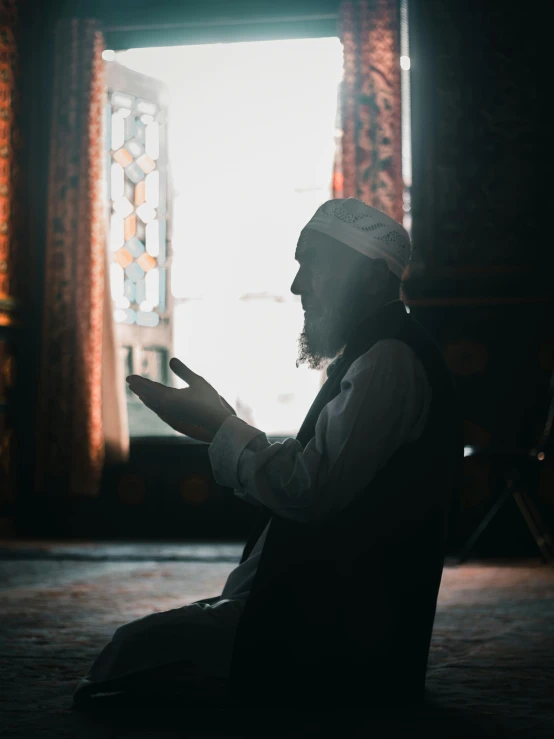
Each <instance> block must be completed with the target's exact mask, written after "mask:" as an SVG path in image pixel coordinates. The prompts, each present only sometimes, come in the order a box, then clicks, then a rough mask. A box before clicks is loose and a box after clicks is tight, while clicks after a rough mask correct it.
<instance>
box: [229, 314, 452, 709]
mask: <svg viewBox="0 0 554 739" xmlns="http://www.w3.org/2000/svg"><path fill="white" fill-rule="evenodd" d="M381 339H398V340H400V341H402V342H404V343H406V344H407V345H408V346H410V347H411V348H412V349H413V351H414V352H415V354H416V355H417V357H418V358H419V360H420V361H421V363H422V364H423V367H424V368H425V371H426V373H427V377H428V379H429V382H430V385H431V389H432V400H431V407H430V413H429V417H428V420H427V423H426V425H425V428H424V431H423V433H422V435H421V436H420V438H419V439H418V440H417V441H415V442H413V443H411V444H407V445H405V446H404V447H402V448H401V449H399V450H398V451H397V452H396V453H395V454H394V455H393V457H392V458H391V459H390V460H389V462H388V463H387V464H385V465H384V466H383V467H382V468H381V469H380V470H379V471H378V473H377V474H376V475H375V477H374V478H373V480H372V481H371V482H370V484H369V485H368V486H367V487H366V488H365V489H364V490H362V491H361V492H360V493H359V494H358V495H357V496H356V497H355V498H354V500H353V502H351V503H350V504H349V505H348V506H347V507H346V508H344V509H343V510H342V511H340V512H338V513H337V514H334V515H333V516H332V517H331V518H330V519H329V520H326V521H324V522H322V523H319V524H317V525H316V524H308V523H297V522H294V521H291V520H288V519H285V518H282V517H280V516H278V515H276V514H272V512H271V511H270V510H269V509H267V508H265V507H263V508H262V509H261V511H260V514H259V520H258V522H257V525H256V526H255V528H254V531H253V532H252V534H251V536H250V538H249V540H248V542H247V544H246V547H245V549H244V553H243V556H242V560H241V561H244V560H245V559H246V558H247V557H248V555H249V554H250V551H251V550H252V547H253V546H254V544H255V542H256V541H257V539H258V537H259V536H260V534H261V533H262V531H263V529H264V528H265V526H266V524H267V523H268V522H270V526H269V530H268V534H267V538H266V541H265V545H264V548H263V551H262V554H261V558H260V562H259V566H258V570H257V573H256V576H255V579H254V582H253V586H252V590H251V592H250V594H249V596H248V599H247V601H246V604H245V608H244V612H243V615H242V617H241V620H240V622H239V626H238V630H237V634H236V638H235V644H234V652H233V659H232V664H231V675H230V681H229V692H230V696H231V698H233V699H237V700H239V701H241V700H244V697H245V696H248V698H249V699H250V698H253V699H254V700H257V701H260V702H261V703H267V702H269V705H272V706H274V707H275V706H283V707H285V706H287V707H291V704H292V706H293V705H294V702H295V699H296V698H297V699H298V705H299V706H300V707H301V708H302V707H305V706H306V705H310V706H312V705H313V706H314V707H320V706H325V707H329V704H330V703H332V704H335V705H344V703H345V702H347V701H351V702H353V703H354V704H359V702H360V701H363V704H364V705H366V706H367V705H368V702H369V703H372V702H373V703H374V704H375V705H381V706H382V705H385V704H386V703H387V702H388V701H389V700H391V699H396V700H398V698H403V699H404V700H406V701H408V702H417V701H419V700H420V699H422V697H423V691H424V685H425V673H426V669H427V658H428V653H429V644H430V639H431V632H432V628H433V621H434V618H435V609H436V603H437V594H438V590H439V586H440V581H441V576H442V569H443V563H444V554H445V543H446V539H447V534H448V521H449V514H450V512H451V510H452V505H453V502H454V499H455V497H456V494H457V491H458V490H459V480H460V476H461V464H462V460H463V441H462V429H461V419H460V411H459V403H458V398H457V393H456V390H455V387H454V384H453V381H452V378H451V376H450V373H449V372H448V369H447V367H446V365H445V363H444V360H443V358H442V355H441V352H440V350H439V348H438V347H437V345H436V344H435V343H434V341H433V340H432V339H431V337H430V336H429V334H428V333H427V331H426V330H425V329H424V328H423V327H422V326H421V325H420V324H419V323H417V321H415V320H414V319H413V318H412V317H411V316H410V315H409V314H408V313H406V310H405V307H404V305H403V303H401V302H400V301H394V302H393V303H389V304H388V305H386V306H385V307H384V308H382V309H381V310H380V311H379V312H378V313H377V314H375V315H374V316H372V317H371V318H370V319H369V320H367V321H365V322H364V323H363V324H361V325H360V326H359V328H358V329H357V330H356V334H355V336H354V338H353V339H352V340H351V341H349V342H348V344H347V346H346V348H345V350H344V352H343V354H342V356H341V357H340V358H339V359H338V360H337V361H336V362H334V363H333V366H332V371H331V372H330V373H329V375H328V378H327V381H326V382H325V384H324V385H323V387H322V388H321V390H320V392H319V394H318V395H317V397H316V399H315V401H314V403H313V405H312V407H311V408H310V410H309V412H308V414H307V416H306V418H305V420H304V423H303V424H302V427H301V429H300V431H299V433H298V435H297V437H296V438H297V439H298V441H300V443H301V444H302V446H303V447H305V446H306V444H307V443H308V441H309V440H310V439H311V438H312V437H313V436H314V434H315V424H316V421H317V418H318V416H319V414H320V412H321V410H322V409H323V407H324V406H325V405H326V404H327V403H328V402H329V401H330V400H332V399H333V398H334V397H335V396H336V395H338V393H339V392H340V384H341V381H342V379H343V377H344V375H345V374H346V372H347V370H348V368H349V367H350V365H351V364H352V362H353V361H354V360H355V359H357V358H358V357H360V356H361V355H362V354H364V353H365V352H366V351H368V350H369V349H370V348H371V347H372V346H373V345H374V344H375V343H376V342H377V341H379V340H381Z"/></svg>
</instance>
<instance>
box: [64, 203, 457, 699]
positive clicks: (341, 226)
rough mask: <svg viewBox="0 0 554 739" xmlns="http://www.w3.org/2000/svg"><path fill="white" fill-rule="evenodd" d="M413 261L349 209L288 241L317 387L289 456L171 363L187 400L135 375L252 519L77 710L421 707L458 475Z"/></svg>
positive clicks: (123, 637)
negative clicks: (235, 548) (126, 702)
mask: <svg viewBox="0 0 554 739" xmlns="http://www.w3.org/2000/svg"><path fill="white" fill-rule="evenodd" d="M410 254H411V245H410V239H409V237H408V234H407V233H406V231H405V230H404V229H403V227H402V226H401V225H400V224H398V223H397V222H396V221H394V220H393V219H391V218H389V217H388V216H387V215H385V214H384V213H381V212H380V211H378V210H376V209H375V208H371V207H369V206H367V205H365V204H364V203H362V202H361V201H359V200H357V199H355V198H348V199H336V200H330V201H328V202H326V203H324V204H323V205H322V206H321V207H320V208H319V209H318V210H317V211H316V213H315V215H314V216H313V218H312V219H311V220H310V221H309V222H308V224H307V225H306V226H305V228H304V229H303V230H302V233H301V235H300V238H299V241H298V245H297V249H296V259H297V261H298V263H299V270H298V274H297V275H296V278H295V280H294V282H293V284H292V287H291V290H292V292H293V293H294V294H295V295H299V296H300V297H301V299H302V305H303V307H304V311H305V324H304V329H303V331H302V334H301V337H300V341H299V344H300V351H299V358H298V363H307V364H308V365H309V366H310V367H311V368H320V367H322V366H324V364H325V363H326V362H328V360H329V359H332V360H333V361H332V363H331V364H330V365H329V366H328V367H327V380H326V382H325V384H324V385H323V387H322V388H321V390H320V392H319V394H318V395H317V397H316V398H315V400H314V402H313V405H312V407H311V408H310V410H309V412H308V414H307V416H306V418H305V420H304V422H303V424H302V427H301V429H300V431H299V433H298V435H297V437H296V439H292V438H290V439H286V440H285V441H284V442H276V443H270V442H269V441H268V439H267V437H266V435H265V434H264V433H263V431H261V430H260V429H257V428H254V427H252V426H250V425H248V424H247V423H245V422H244V421H242V420H241V419H239V418H237V416H236V414H235V413H234V411H233V409H232V408H231V407H230V406H229V404H228V403H227V402H226V401H225V400H224V399H223V398H221V397H220V396H219V394H218V393H217V391H216V390H215V389H214V388H213V387H212V386H211V385H210V384H209V383H208V382H207V381H206V380H205V379H204V378H202V377H200V376H199V375H196V374H195V373H194V372H192V371H191V370H190V369H189V368H188V367H186V366H185V365H184V364H182V363H181V362H179V361H178V360H176V359H172V360H171V363H170V366H171V368H172V370H173V371H174V372H175V373H176V374H177V375H178V376H179V377H181V378H182V379H184V380H185V381H186V382H187V383H188V385H189V387H187V388H185V389H173V388H167V387H165V386H162V385H159V384H157V383H153V382H151V381H149V380H146V379H144V378H140V377H137V376H131V377H129V378H128V383H129V386H130V388H131V390H132V391H133V392H135V393H136V394H137V395H138V396H139V398H140V399H141V400H142V401H143V402H144V403H145V404H146V405H147V406H148V407H149V408H151V409H152V410H154V411H155V412H156V413H157V414H158V415H159V416H160V418H162V419H163V420H164V421H166V422H167V423H168V424H169V425H170V426H172V427H173V428H174V429H176V430H178V431H181V432H182V433H185V434H187V435H189V436H192V437H194V438H196V439H200V440H202V441H206V442H208V443H209V444H210V447H209V458H210V461H211V465H212V469H213V473H214V476H215V480H216V481H217V482H218V483H219V484H221V485H223V486H225V487H229V488H232V489H233V490H234V492H235V494H236V495H237V496H239V497H241V498H243V499H244V500H246V501H248V502H250V503H252V504H254V505H256V506H257V507H258V508H259V520H258V523H257V525H256V527H255V530H254V531H253V533H252V535H251V537H250V539H249V541H248V542H247V544H246V547H245V549H244V552H243V556H242V559H241V562H240V564H239V565H238V566H237V567H236V568H235V569H234V570H233V571H232V572H231V573H230V575H229V577H228V579H227V582H226V584H225V587H224V588H223V592H222V593H221V595H219V596H216V597H213V598H206V599H204V600H201V601H197V602H196V603H192V604H190V605H187V606H183V607H182V608H177V609H173V610H171V611H167V612H164V613H155V614H152V615H150V616H146V617H145V618H142V619H138V620H137V621H133V622H131V623H129V624H126V625H124V626H122V627H120V628H119V629H118V630H117V631H116V632H115V634H114V636H113V638H112V641H111V642H110V643H109V644H108V645H107V646H106V647H105V648H104V650H103V651H102V653H101V654H100V655H99V656H98V658H97V659H96V660H95V662H94V663H93V665H92V667H91V669H90V671H89V673H88V675H87V676H86V677H85V678H84V679H83V680H82V681H81V684H80V685H79V688H78V689H77V692H76V694H75V700H76V701H77V702H83V701H86V700H92V699H94V696H98V695H100V694H106V693H118V692H119V693H121V692H123V693H124V692H131V693H132V692H136V693H141V692H142V693H143V694H148V695H149V696H151V695H152V694H153V693H156V692H159V693H163V694H168V693H169V694H171V695H178V696H181V697H183V698H188V699H190V698H195V697H203V696H213V697H215V696H220V697H221V698H222V699H225V698H229V699H230V700H231V701H234V702H235V703H236V704H243V705H244V704H245V703H246V704H251V703H252V701H255V702H256V703H257V704H258V705H266V706H267V707H268V710H275V706H278V707H279V710H282V709H283V708H284V707H287V708H292V707H298V708H300V709H302V708H303V707H306V706H312V707H315V708H317V707H324V706H327V707H328V706H330V705H334V706H337V707H342V706H345V705H347V704H348V705H351V706H352V705H360V703H363V704H364V705H369V706H374V707H376V706H381V707H382V706H384V705H388V704H391V703H393V702H394V701H396V700H398V699H399V698H400V699H401V700H403V701H405V702H408V703H414V702H418V701H420V700H421V699H422V697H423V690H424V684H425V673H426V667H427V658H428V652H429V645H430V639H431V633H432V628H433V621H434V617H435V609H436V602H437V595H438V590H439V585H440V581H441V576H442V569H443V563H444V556H445V543H446V539H447V535H448V521H449V514H450V511H451V510H452V506H453V503H454V502H455V491H456V490H457V487H458V479H459V473H460V467H461V460H462V458H463V442H462V436H461V423H460V414H459V410H458V402H457V395H456V391H455V388H454V385H453V382H452V378H451V377H450V374H449V372H448V370H447V368H446V366H445V364H444V361H443V359H442V356H441V353H440V351H439V349H438V347H437V346H436V344H435V343H434V342H433V340H432V339H431V338H430V336H429V335H428V333H427V332H426V331H425V330H424V329H423V328H422V326H421V325H419V324H418V323H417V322H416V321H415V320H414V319H413V318H412V317H411V316H410V315H409V314H408V313H407V311H406V309H405V306H404V304H403V302H402V301H401V300H400V299H399V296H400V286H401V278H402V275H403V273H404V270H405V268H406V266H407V264H408V261H409V258H410Z"/></svg>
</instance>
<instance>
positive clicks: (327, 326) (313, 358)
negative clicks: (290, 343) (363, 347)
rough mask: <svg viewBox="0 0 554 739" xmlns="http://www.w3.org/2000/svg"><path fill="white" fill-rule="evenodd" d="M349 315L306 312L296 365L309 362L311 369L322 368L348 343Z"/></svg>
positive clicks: (299, 339)
mask: <svg viewBox="0 0 554 739" xmlns="http://www.w3.org/2000/svg"><path fill="white" fill-rule="evenodd" d="M348 326H349V320H348V317H347V316H345V315H344V313H343V314H342V315H341V314H340V313H339V314H336V313H335V314H333V313H331V314H327V313H324V314H322V315H319V316H316V317H315V318H312V316H310V315H308V314H306V316H305V320H304V328H303V329H302V333H301V334H300V336H299V338H298V359H297V360H296V366H297V367H299V366H300V365H301V364H307V365H308V367H309V368H310V369H322V368H323V367H324V365H325V364H326V362H327V360H329V359H333V358H334V357H336V356H337V354H338V353H339V352H340V351H341V349H343V348H344V346H345V345H346V339H347V329H348Z"/></svg>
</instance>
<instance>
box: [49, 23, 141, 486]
mask: <svg viewBox="0 0 554 739" xmlns="http://www.w3.org/2000/svg"><path fill="white" fill-rule="evenodd" d="M103 48H104V44H103V38H102V34H101V33H100V31H99V30H98V25H97V22H96V21H94V20H81V19H64V20H61V21H59V22H58V24H57V27H56V38H55V60H54V84H53V101H52V103H53V104H52V110H53V114H52V128H51V143H50V169H49V186H48V216H47V235H46V260H45V277H44V313H43V315H44V318H43V328H42V332H43V333H42V360H41V382H40V393H39V398H40V401H39V403H40V408H39V419H38V428H37V434H38V438H37V443H38V460H37V463H38V464H37V477H36V486H37V490H38V491H39V492H41V493H44V492H46V491H48V492H49V493H52V494H54V495H61V494H64V493H68V494H72V495H94V494H96V493H97V491H98V483H99V480H100V475H101V472H102V466H103V463H104V459H105V454H106V452H107V451H108V452H109V451H111V452H112V453H111V454H110V457H112V458H119V459H124V458H125V456H126V454H127V449H128V433H127V428H126V416H125V415H124V414H125V404H124V400H123V398H122V397H120V396H122V395H123V388H122V384H121V383H119V382H118V378H117V373H116V368H117V366H118V364H119V363H118V362H117V361H116V351H115V344H114V342H113V327H112V326H111V320H112V317H111V306H110V305H109V300H108V299H107V298H106V293H108V294H109V283H108V280H107V279H106V276H107V267H106V261H107V258H106V249H105V205H104V188H103V163H102V162H103V141H102V133H103V132H102V117H103V107H104V102H105V100H104V97H105V84H104V75H103V60H102V51H103ZM103 408H104V410H103ZM106 423H108V425H109V428H107V427H106ZM106 442H109V447H111V448H107V445H106Z"/></svg>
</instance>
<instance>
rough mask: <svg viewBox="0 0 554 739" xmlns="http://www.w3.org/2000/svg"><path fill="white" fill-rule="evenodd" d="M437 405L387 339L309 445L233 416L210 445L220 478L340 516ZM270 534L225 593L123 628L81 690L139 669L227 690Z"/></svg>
mask: <svg viewBox="0 0 554 739" xmlns="http://www.w3.org/2000/svg"><path fill="white" fill-rule="evenodd" d="M430 402H431V387H430V385H429V382H428V379H427V376H426V373H425V370H424V369H423V366H422V364H421V362H420V361H419V359H418V358H417V357H416V355H415V353H414V352H413V351H412V349H410V347H408V346H407V345H406V344H404V343H402V342H400V341H398V340H396V339H385V340H382V341H379V342H377V343H376V344H375V345H374V346H373V347H372V348H371V349H369V351H367V352H366V353H365V354H362V355H361V356H360V357H358V359H356V360H355V361H354V362H353V363H352V365H351V366H350V367H349V369H348V371H347V372H346V374H345V376H344V378H343V379H342V381H341V387H340V393H339V394H338V395H337V396H336V397H335V398H333V399H332V400H331V401H330V402H329V403H328V404H327V405H326V406H325V408H324V409H323V411H322V412H321V414H320V416H319V418H318V420H317V423H316V428H315V436H314V438H313V439H311V440H310V442H309V443H308V444H307V445H306V447H305V448H302V446H301V444H300V443H299V442H298V441H296V440H295V439H292V438H291V439H286V440H285V441H284V442H276V443H270V442H269V441H268V439H267V437H266V435H265V434H264V433H263V432H262V431H260V430H259V429H256V428H254V427H252V426H249V425H248V424H246V423H245V422H244V421H242V420H240V419H238V418H236V417H235V416H232V417H230V418H228V419H227V420H226V421H225V422H224V423H223V425H222V426H221V428H220V429H219V431H218V432H217V434H216V436H215V438H214V439H213V441H212V443H211V445H210V448H209V457H210V462H211V465H212V470H213V474H214V477H215V480H216V482H218V483H219V484H220V485H223V486H225V487H230V488H233V489H234V492H235V494H236V495H237V496H239V497H241V498H243V499H245V500H247V501H250V502H252V503H254V504H260V503H261V504H263V505H265V506H267V507H268V508H270V509H271V510H272V511H274V512H275V513H277V514H278V515H280V516H283V517H286V518H290V519H293V520H296V521H313V520H314V519H318V518H322V517H325V516H327V515H332V514H333V512H335V511H337V510H340V508H342V507H344V506H346V505H347V504H348V503H349V502H350V501H351V499H352V498H353V496H355V495H356V494H357V493H358V492H359V491H360V490H363V489H364V488H365V487H366V486H367V485H368V484H369V483H370V482H371V480H372V478H373V477H374V475H375V474H376V472H377V471H378V470H379V469H380V468H381V467H382V466H383V465H384V464H386V463H387V462H388V460H389V459H390V458H391V457H392V455H393V454H394V453H395V452H396V451H397V450H398V449H399V448H400V447H401V446H403V445H404V444H409V443H410V442H413V441H415V440H416V439H417V438H419V436H420V435H421V433H422V431H423V428H424V426H425V422H426V420H427V416H428V413H429V407H430ZM266 534H267V528H266V529H265V530H264V532H263V533H262V535H261V536H260V538H259V540H258V542H257V543H256V545H255V546H254V548H253V549H252V552H251V553H250V556H249V558H248V559H247V560H246V561H245V562H243V563H242V564H241V565H239V566H238V567H236V568H235V569H234V570H233V571H232V572H231V573H230V575H229V577H228V579H227V582H226V584H225V587H224V589H223V592H222V594H221V596H219V597H215V598H209V599H205V600H204V601H198V602H196V603H192V604H190V605H187V606H183V607H182V608H176V609H173V610H171V611H166V612H163V613H154V614H152V615H149V616H146V617H144V618H141V619H138V620H136V621H132V622H131V623H128V624H125V625H124V626H121V627H120V628H119V629H118V630H117V631H116V632H115V634H114V636H113V639H112V641H111V642H110V643H109V644H108V645H107V646H106V647H105V648H104V650H103V651H102V652H101V654H100V655H99V657H98V658H97V659H96V660H95V662H94V663H93V665H92V667H91V670H90V672H89V673H88V675H87V677H86V678H84V680H83V681H82V682H81V685H80V686H79V689H78V691H79V690H81V689H86V690H89V689H95V688H94V686H96V687H97V688H100V687H102V690H103V692H104V691H106V692H110V691H112V690H119V689H120V688H121V686H122V685H123V683H124V682H125V681H127V682H129V680H132V679H133V676H135V677H136V678H140V679H148V676H149V675H150V677H151V678H152V684H154V683H155V684H156V685H157V686H158V687H160V689H164V690H165V688H166V687H168V686H171V688H172V689H173V690H179V689H181V688H182V689H183V690H186V691H187V694H189V695H190V694H191V692H194V691H197V692H198V693H199V694H201V693H203V692H206V693H209V694H210V695H213V694H214V693H217V692H219V691H220V690H221V691H223V693H222V694H224V692H225V680H226V679H227V677H228V674H229V668H230V663H231V656H232V646H233V639H234V634H235V630H236V626H237V624H238V621H239V619H240V615H241V612H242V607H243V605H244V602H245V601H246V598H247V597H248V593H249V592H250V589H251V586H252V582H253V579H254V576H255V574H256V569H257V566H258V562H259V559H260V556H261V552H262V549H263V545H264V541H265V537H266ZM162 686H164V687H163V688H162Z"/></svg>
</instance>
